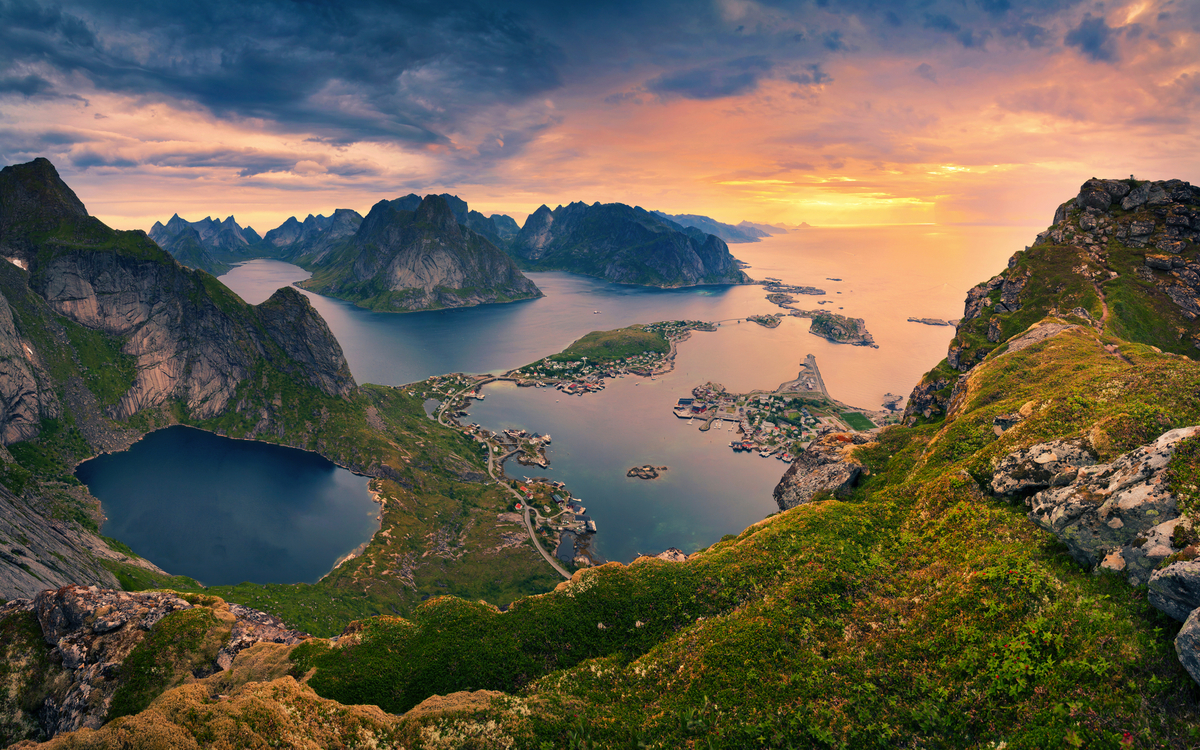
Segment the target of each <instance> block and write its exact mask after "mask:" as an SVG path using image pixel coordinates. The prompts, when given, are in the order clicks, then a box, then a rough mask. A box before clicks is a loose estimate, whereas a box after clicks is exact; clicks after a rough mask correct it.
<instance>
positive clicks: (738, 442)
mask: <svg viewBox="0 0 1200 750" xmlns="http://www.w3.org/2000/svg"><path fill="white" fill-rule="evenodd" d="M890 411H891V409H890V408H885V409H884V410H881V411H879V412H871V411H866V410H862V409H855V408H852V407H849V406H847V405H846V404H842V403H840V402H838V401H835V400H834V399H832V398H830V396H829V393H828V391H827V390H826V389H825V382H824V380H823V379H822V378H821V371H820V370H819V369H818V368H817V361H816V358H815V357H814V356H813V355H811V354H810V355H808V356H807V357H806V358H805V361H804V362H803V363H802V364H801V370H800V373H799V375H798V376H797V377H796V379H795V380H790V381H788V382H786V383H782V384H781V385H780V386H779V387H778V388H776V389H775V390H774V391H751V392H750V393H728V392H727V391H726V390H725V387H724V386H723V385H721V384H720V383H712V382H709V383H705V384H704V385H699V386H696V387H695V388H693V389H692V395H691V397H690V398H686V397H685V398H680V399H679V400H678V401H677V402H676V403H675V406H674V407H672V412H673V413H674V414H675V416H676V417H678V418H680V419H686V420H688V423H689V424H694V423H696V422H697V421H699V422H700V428H699V429H700V430H701V431H708V430H722V429H727V430H729V431H730V432H731V433H733V434H734V439H733V440H731V441H730V442H729V447H730V448H731V449H733V450H734V451H735V452H743V451H744V452H747V453H757V454H758V455H760V456H762V457H763V458H770V457H771V456H774V457H775V458H777V459H779V460H780V461H783V462H784V463H791V462H792V461H793V460H794V459H795V457H796V455H797V454H798V453H799V452H800V451H801V450H803V449H804V448H805V447H806V446H807V445H808V443H809V442H811V441H812V440H813V439H814V438H816V437H818V436H819V435H823V434H825V433H827V432H855V431H866V430H873V429H875V428H876V427H877V426H880V425H882V424H885V423H886V422H888V421H891V420H892V419H893V417H892V415H891V414H890Z"/></svg>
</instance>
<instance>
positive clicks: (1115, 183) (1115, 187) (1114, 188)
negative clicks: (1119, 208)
mask: <svg viewBox="0 0 1200 750" xmlns="http://www.w3.org/2000/svg"><path fill="white" fill-rule="evenodd" d="M1130 189H1131V188H1130V187H1129V183H1127V182H1123V181H1121V180H1104V191H1105V192H1106V193H1108V194H1109V195H1111V196H1112V199H1113V200H1114V201H1117V200H1121V199H1122V198H1124V197H1125V196H1127V195H1129V191H1130Z"/></svg>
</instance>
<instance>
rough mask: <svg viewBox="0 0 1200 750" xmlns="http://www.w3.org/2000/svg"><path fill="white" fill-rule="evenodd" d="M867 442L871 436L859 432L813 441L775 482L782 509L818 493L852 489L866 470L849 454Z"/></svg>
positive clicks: (803, 501)
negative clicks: (777, 481)
mask: <svg viewBox="0 0 1200 750" xmlns="http://www.w3.org/2000/svg"><path fill="white" fill-rule="evenodd" d="M867 442H869V439H868V438H867V437H866V436H864V435H860V434H858V433H832V434H829V435H823V436H821V437H820V438H817V439H816V440H814V441H813V442H812V443H810V444H809V446H808V447H807V448H805V449H804V450H802V451H800V453H799V455H797V456H796V460H795V461H793V462H792V465H791V466H790V467H788V470H787V471H786V472H784V474H783V478H781V479H780V480H779V484H777V485H775V491H774V493H773V494H774V497H775V502H776V504H778V505H779V509H780V510H788V509H790V508H795V507H796V506H797V505H804V504H805V503H809V502H812V499H813V498H814V497H815V496H816V495H817V494H818V493H829V494H831V495H833V496H834V497H840V496H843V495H845V494H846V493H848V492H849V491H850V490H851V489H852V488H853V487H854V483H855V482H856V481H858V477H859V475H860V474H861V473H862V470H863V467H862V464H860V463H858V462H857V461H855V460H853V459H852V458H850V455H849V454H850V453H851V451H852V450H853V449H854V447H855V446H857V445H863V444H865V443H867Z"/></svg>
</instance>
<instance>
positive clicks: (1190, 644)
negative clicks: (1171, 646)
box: [1175, 610, 1200, 682]
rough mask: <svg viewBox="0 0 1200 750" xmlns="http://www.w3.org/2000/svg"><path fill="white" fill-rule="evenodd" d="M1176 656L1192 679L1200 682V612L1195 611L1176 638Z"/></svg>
mask: <svg viewBox="0 0 1200 750" xmlns="http://www.w3.org/2000/svg"><path fill="white" fill-rule="evenodd" d="M1175 655H1176V656H1178V657H1179V662H1180V663H1181V664H1183V668H1184V669H1186V670H1187V672H1188V674H1190V675H1191V676H1192V679H1193V680H1195V681H1196V682H1200V611H1198V610H1193V611H1192V613H1191V614H1189V615H1188V618H1187V620H1186V621H1184V623H1183V627H1182V628H1180V629H1179V635H1177V636H1175Z"/></svg>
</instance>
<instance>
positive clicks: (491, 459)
mask: <svg viewBox="0 0 1200 750" xmlns="http://www.w3.org/2000/svg"><path fill="white" fill-rule="evenodd" d="M496 380H500V378H492V379H490V380H483V381H479V382H477V383H475V384H474V385H471V386H468V387H466V388H463V389H462V390H461V391H459V392H458V393H454V394H451V395H448V396H446V400H445V401H443V402H442V403H441V405H439V406H438V409H437V421H438V424H440V425H443V426H445V427H449V426H450V425H447V424H446V422H445V421H444V420H443V417H445V415H446V410H447V408H449V405H450V404H451V403H453V402H455V401H457V400H458V399H459V398H460V397H461V396H462V395H463V394H465V393H466V392H467V391H474V390H477V389H479V388H480V387H482V386H484V385H486V384H488V383H491V382H494V381H496ZM475 439H476V440H478V441H479V442H480V443H483V444H484V445H487V441H486V440H484V439H483V438H480V437H478V436H476V438H475ZM512 453H515V451H512V452H510V453H505V454H503V455H501V456H500V460H499V462H497V460H496V454H495V452H494V451H493V450H492V448H491V446H488V462H487V470H488V475H489V476H490V477H491V478H492V479H494V480H496V484H498V485H500V486H501V487H503V488H504V489H506V490H508V492H509V494H510V495H512V496H513V497H515V498H516V499H517V500H518V501H519V502H520V503H521V507H522V509H523V512H522V514H521V517H522V518H524V519H525V528H526V530H528V531H529V540H530V541H531V542H533V546H534V548H535V549H537V551H538V552H540V553H541V555H542V557H543V558H544V559H545V560H546V562H548V563H550V567H552V568H554V569H555V570H556V571H558V574H559V575H561V576H562V577H563V578H566V579H567V580H570V578H571V574H570V573H568V572H567V570H566V568H564V567H563V566H561V565H559V564H558V561H557V560H555V559H554V557H553V556H552V555H551V554H550V553H549V552H547V551H546V548H545V547H543V546H542V543H541V542H540V541H539V540H538V538H537V534H535V533H534V531H533V521H532V520H531V519H530V512H531V511H533V508H531V507H530V506H529V502H528V501H527V500H526V499H525V497H524V496H523V495H521V493H520V492H517V491H516V490H514V489H513V488H512V487H509V486H508V485H507V484H505V482H504V481H503V479H502V478H501V477H503V475H504V471H503V469H501V472H500V474H501V477H497V476H496V468H497V466H499V465H501V464H502V463H503V461H504V459H505V458H508V457H509V456H510V455H512Z"/></svg>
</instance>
